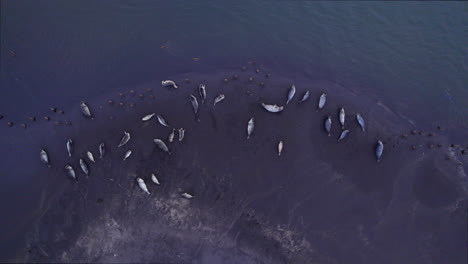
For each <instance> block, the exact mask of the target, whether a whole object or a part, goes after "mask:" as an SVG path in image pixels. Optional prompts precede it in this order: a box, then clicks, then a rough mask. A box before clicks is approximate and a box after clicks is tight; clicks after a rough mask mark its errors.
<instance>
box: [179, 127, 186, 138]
mask: <svg viewBox="0 0 468 264" xmlns="http://www.w3.org/2000/svg"><path fill="white" fill-rule="evenodd" d="M184 136H185V129H183V128H179V141H182V139H184Z"/></svg>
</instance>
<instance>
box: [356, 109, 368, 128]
mask: <svg viewBox="0 0 468 264" xmlns="http://www.w3.org/2000/svg"><path fill="white" fill-rule="evenodd" d="M356 120H357V122H358V124H359V126H361V130H362V131H363V132H364V130H365V126H366V123H365V122H364V118H362V116H361V114H360V113H357V114H356Z"/></svg>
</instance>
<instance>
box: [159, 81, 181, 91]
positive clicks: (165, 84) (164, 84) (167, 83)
mask: <svg viewBox="0 0 468 264" xmlns="http://www.w3.org/2000/svg"><path fill="white" fill-rule="evenodd" d="M161 84H162V86H164V87H170V86H172V87H174V88H175V89H177V88H179V86H177V84H176V83H175V82H174V81H171V80H165V81H162V82H161Z"/></svg>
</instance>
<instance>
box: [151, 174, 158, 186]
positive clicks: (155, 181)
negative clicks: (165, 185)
mask: <svg viewBox="0 0 468 264" xmlns="http://www.w3.org/2000/svg"><path fill="white" fill-rule="evenodd" d="M151 180H152V181H153V182H154V183H155V184H157V185H160V183H159V180H158V178H156V175H154V174H151Z"/></svg>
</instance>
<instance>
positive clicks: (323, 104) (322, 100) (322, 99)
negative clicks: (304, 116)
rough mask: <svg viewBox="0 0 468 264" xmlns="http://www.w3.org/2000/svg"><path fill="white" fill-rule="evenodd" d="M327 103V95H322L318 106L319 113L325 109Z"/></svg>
mask: <svg viewBox="0 0 468 264" xmlns="http://www.w3.org/2000/svg"><path fill="white" fill-rule="evenodd" d="M326 102H327V93H322V95H320V99H319V104H318V108H317V112H318V111H319V110H322V109H323V107H324V106H325V103H326Z"/></svg>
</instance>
